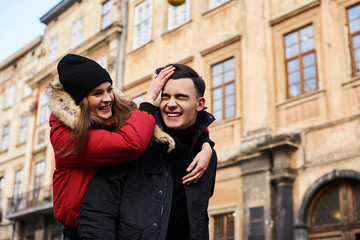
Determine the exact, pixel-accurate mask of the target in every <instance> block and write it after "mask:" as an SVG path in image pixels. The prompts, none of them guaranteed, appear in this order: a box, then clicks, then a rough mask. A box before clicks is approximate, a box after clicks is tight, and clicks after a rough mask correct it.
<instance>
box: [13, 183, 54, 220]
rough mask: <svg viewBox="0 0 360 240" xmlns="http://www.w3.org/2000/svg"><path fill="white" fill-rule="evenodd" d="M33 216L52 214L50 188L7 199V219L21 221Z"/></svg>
mask: <svg viewBox="0 0 360 240" xmlns="http://www.w3.org/2000/svg"><path fill="white" fill-rule="evenodd" d="M33 214H43V215H48V214H51V215H52V214H53V211H52V186H47V187H43V188H39V189H35V190H33V191H30V192H26V193H23V194H21V195H18V196H13V197H11V198H8V207H7V215H6V218H7V219H9V220H22V219H26V218H28V217H31V215H33Z"/></svg>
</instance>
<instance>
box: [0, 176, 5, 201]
mask: <svg viewBox="0 0 360 240" xmlns="http://www.w3.org/2000/svg"><path fill="white" fill-rule="evenodd" d="M4 186H5V177H4V176H1V177H0V202H1V199H2V198H3V197H4V196H3V193H4Z"/></svg>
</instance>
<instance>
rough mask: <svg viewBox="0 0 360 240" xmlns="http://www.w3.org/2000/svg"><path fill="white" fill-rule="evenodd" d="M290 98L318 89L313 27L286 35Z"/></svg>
mask: <svg viewBox="0 0 360 240" xmlns="http://www.w3.org/2000/svg"><path fill="white" fill-rule="evenodd" d="M285 55H286V71H287V73H286V74H287V86H288V97H295V96H298V95H300V94H303V93H306V92H309V91H312V90H315V89H317V79H316V64H315V49H314V31H313V25H309V26H306V27H303V28H301V29H299V30H297V31H294V32H292V33H289V34H287V35H285Z"/></svg>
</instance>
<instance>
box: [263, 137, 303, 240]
mask: <svg viewBox="0 0 360 240" xmlns="http://www.w3.org/2000/svg"><path fill="white" fill-rule="evenodd" d="M299 143H300V136H299V135H298V134H294V135H279V136H275V137H273V138H271V139H269V140H268V141H267V142H265V143H264V144H263V145H262V146H261V150H262V151H263V152H266V153H268V154H269V155H270V156H271V157H272V174H271V180H272V182H273V184H274V186H275V189H276V190H275V192H274V193H275V196H276V197H275V199H276V200H275V199H274V200H275V201H274V203H273V204H276V209H277V210H276V212H273V214H274V215H276V219H274V220H275V221H276V235H277V238H276V239H277V240H294V207H293V182H294V179H295V177H296V171H295V170H294V166H295V163H293V157H292V156H293V153H294V151H296V150H297V148H298V144H299Z"/></svg>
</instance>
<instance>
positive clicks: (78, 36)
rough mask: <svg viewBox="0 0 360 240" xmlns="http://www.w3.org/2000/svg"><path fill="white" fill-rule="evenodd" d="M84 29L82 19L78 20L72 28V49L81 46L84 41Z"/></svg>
mask: <svg viewBox="0 0 360 240" xmlns="http://www.w3.org/2000/svg"><path fill="white" fill-rule="evenodd" d="M82 27H83V19H82V18H80V19H79V20H77V21H76V22H75V23H74V25H73V28H72V42H71V48H76V47H77V46H79V45H80V44H81V40H82Z"/></svg>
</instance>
